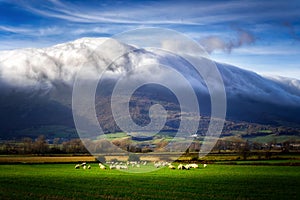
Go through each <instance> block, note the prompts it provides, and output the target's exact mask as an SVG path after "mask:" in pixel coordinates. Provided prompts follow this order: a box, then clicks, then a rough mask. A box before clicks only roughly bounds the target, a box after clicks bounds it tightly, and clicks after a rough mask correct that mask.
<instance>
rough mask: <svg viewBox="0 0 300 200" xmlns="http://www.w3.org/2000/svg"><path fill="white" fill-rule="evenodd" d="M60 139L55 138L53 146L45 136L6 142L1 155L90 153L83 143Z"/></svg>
mask: <svg viewBox="0 0 300 200" xmlns="http://www.w3.org/2000/svg"><path fill="white" fill-rule="evenodd" d="M60 140H61V139H60V138H55V139H54V140H53V142H52V143H51V144H49V142H48V140H47V139H46V138H45V136H44V135H40V136H39V137H38V138H36V139H35V140H33V139H32V138H28V137H26V138H23V139H22V140H21V141H5V142H2V143H1V144H0V154H38V155H42V154H76V153H79V154H84V153H88V151H87V150H86V148H85V146H84V145H83V143H82V141H81V140H80V139H79V138H78V139H71V140H69V141H65V142H61V141H60Z"/></svg>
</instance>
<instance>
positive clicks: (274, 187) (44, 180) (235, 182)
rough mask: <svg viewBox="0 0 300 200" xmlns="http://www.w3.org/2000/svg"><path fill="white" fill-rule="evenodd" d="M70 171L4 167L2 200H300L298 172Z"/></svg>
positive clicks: (239, 168)
mask: <svg viewBox="0 0 300 200" xmlns="http://www.w3.org/2000/svg"><path fill="white" fill-rule="evenodd" d="M74 166H75V165H74V164H2V165H0V199H300V191H299V186H300V168H299V167H298V166H249V165H216V164H211V165H208V167H207V168H203V167H200V168H199V169H191V170H182V171H180V170H177V169H176V170H170V169H168V168H162V169H160V170H157V171H153V172H150V173H128V172H122V171H118V170H109V169H107V170H100V169H99V167H98V164H97V163H91V166H92V168H91V169H90V170H84V169H74ZM143 167H148V168H151V167H153V164H152V163H149V164H147V166H143Z"/></svg>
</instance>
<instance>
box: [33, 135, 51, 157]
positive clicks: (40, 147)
mask: <svg viewBox="0 0 300 200" xmlns="http://www.w3.org/2000/svg"><path fill="white" fill-rule="evenodd" d="M48 150H49V145H48V142H47V141H46V138H45V136H44V135H40V136H39V137H38V138H37V139H36V141H35V142H34V151H35V153H38V154H44V153H47V152H48Z"/></svg>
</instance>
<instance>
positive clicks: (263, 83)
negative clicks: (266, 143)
mask: <svg viewBox="0 0 300 200" xmlns="http://www.w3.org/2000/svg"><path fill="white" fill-rule="evenodd" d="M106 40H107V39H106V38H82V39H79V40H75V41H72V42H68V43H64V44H59V45H55V46H52V47H48V48H42V49H18V50H11V51H1V52H0V83H1V84H0V91H1V97H0V120H1V127H0V134H1V137H6V136H8V135H9V134H13V135H16V134H15V133H16V132H17V131H18V130H22V129H26V128H37V127H40V126H56V125H60V126H66V127H71V128H72V127H74V122H73V118H72V109H71V103H72V89H73V83H74V80H75V78H76V73H77V72H78V70H79V69H80V68H81V67H85V66H92V67H89V69H90V71H87V72H86V74H87V77H88V78H90V79H94V78H99V77H97V76H95V75H97V74H98V73H96V72H99V71H100V72H102V71H104V70H105V69H106V67H107V66H108V68H107V70H105V73H104V74H103V77H102V80H101V84H102V87H101V88H98V92H97V94H96V105H95V107H96V110H97V114H98V119H99V123H100V125H102V126H103V127H104V130H105V131H106V132H113V131H118V127H117V126H116V124H115V123H114V120H113V118H112V115H111V112H110V103H109V97H110V94H111V92H112V90H113V88H114V85H115V83H116V80H118V78H120V77H122V76H126V77H130V78H132V80H134V81H142V80H144V79H149V80H154V81H157V82H159V81H161V80H164V81H168V82H169V83H170V84H173V85H174V86H175V87H178V88H179V89H181V90H182V92H184V90H185V88H184V86H182V84H181V83H180V82H178V81H176V80H174V79H172V76H170V74H169V71H168V70H166V69H165V68H163V67H161V66H160V65H166V66H170V67H172V68H174V69H175V70H177V71H179V72H180V73H181V74H182V75H183V76H184V78H185V79H187V80H188V81H189V83H190V84H191V85H192V87H193V88H194V90H195V91H196V92H197V97H198V100H199V106H200V110H201V114H202V115H203V116H209V115H210V106H211V105H210V104H211V103H210V96H209V93H208V89H207V87H206V84H205V81H204V80H203V78H202V77H201V76H200V75H199V74H197V73H196V71H195V69H193V67H192V66H191V65H190V64H189V63H188V62H187V61H186V60H184V59H183V58H181V57H179V56H176V55H174V54H168V53H165V52H163V51H151V50H148V49H138V48H137V47H134V46H130V45H128V44H123V43H120V42H118V41H114V40H110V42H105V41H106ZM127 51H130V53H127V54H125V55H124V56H123V57H121V58H118V59H117V60H115V55H117V54H119V53H122V52H127ZM158 64H160V65H158ZM156 65H157V66H156ZM153 66H156V67H153ZM216 66H217V68H218V69H219V71H220V74H221V76H222V78H223V81H224V85H225V90H226V96H227V117H226V119H227V120H233V121H247V122H255V123H262V124H272V125H288V126H298V124H300V118H299V115H300V81H299V80H296V79H290V78H284V77H263V76H261V75H259V74H256V73H254V72H251V71H247V70H243V69H240V68H238V67H235V66H231V65H228V64H223V63H216ZM154 103H161V104H162V105H164V107H165V108H166V109H167V110H168V112H169V113H168V114H169V115H168V121H167V124H166V126H165V129H166V130H176V127H178V123H179V122H180V121H179V120H178V116H176V113H177V112H179V111H180V109H179V107H178V100H177V99H176V96H174V94H172V92H171V91H170V90H168V89H167V88H164V87H161V86H158V85H148V86H144V87H141V88H139V90H137V92H136V93H135V96H134V97H133V98H132V101H131V103H130V107H131V108H130V109H131V112H132V113H131V114H132V117H133V118H134V120H135V122H136V123H138V124H141V125H143V124H147V123H149V116H148V114H149V107H150V106H151V105H153V104H154Z"/></svg>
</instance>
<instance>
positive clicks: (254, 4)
mask: <svg viewBox="0 0 300 200" xmlns="http://www.w3.org/2000/svg"><path fill="white" fill-rule="evenodd" d="M299 10H300V1H297V0H294V1H292V0H291V1H290V0H285V1H281V0H280V1H279V0H274V1H268V0H265V1H256V0H253V1H242V0H240V1H134V0H126V1H96V0H90V1H83V0H82V1H81V0H73V1H71V0H66V1H62V0H43V1H40V0H27V1H22V0H16V1H15V0H0V13H1V14H0V50H10V49H17V48H37V47H48V46H52V45H55V44H58V43H63V42H67V41H72V40H75V39H78V38H82V37H110V36H112V35H114V34H118V33H121V32H122V31H126V30H131V29H135V28H143V27H161V28H169V29H173V30H176V31H179V32H181V33H183V34H185V35H187V36H189V37H191V38H193V39H194V40H195V41H197V42H199V44H201V45H202V46H203V47H204V48H205V49H206V50H207V52H208V53H209V54H210V56H211V58H212V59H214V60H216V61H218V62H224V63H228V64H232V65H236V66H238V67H241V68H244V69H248V70H251V71H255V72H257V73H260V74H263V75H271V76H274V75H276V76H286V77H292V78H297V79H300V12H299Z"/></svg>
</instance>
